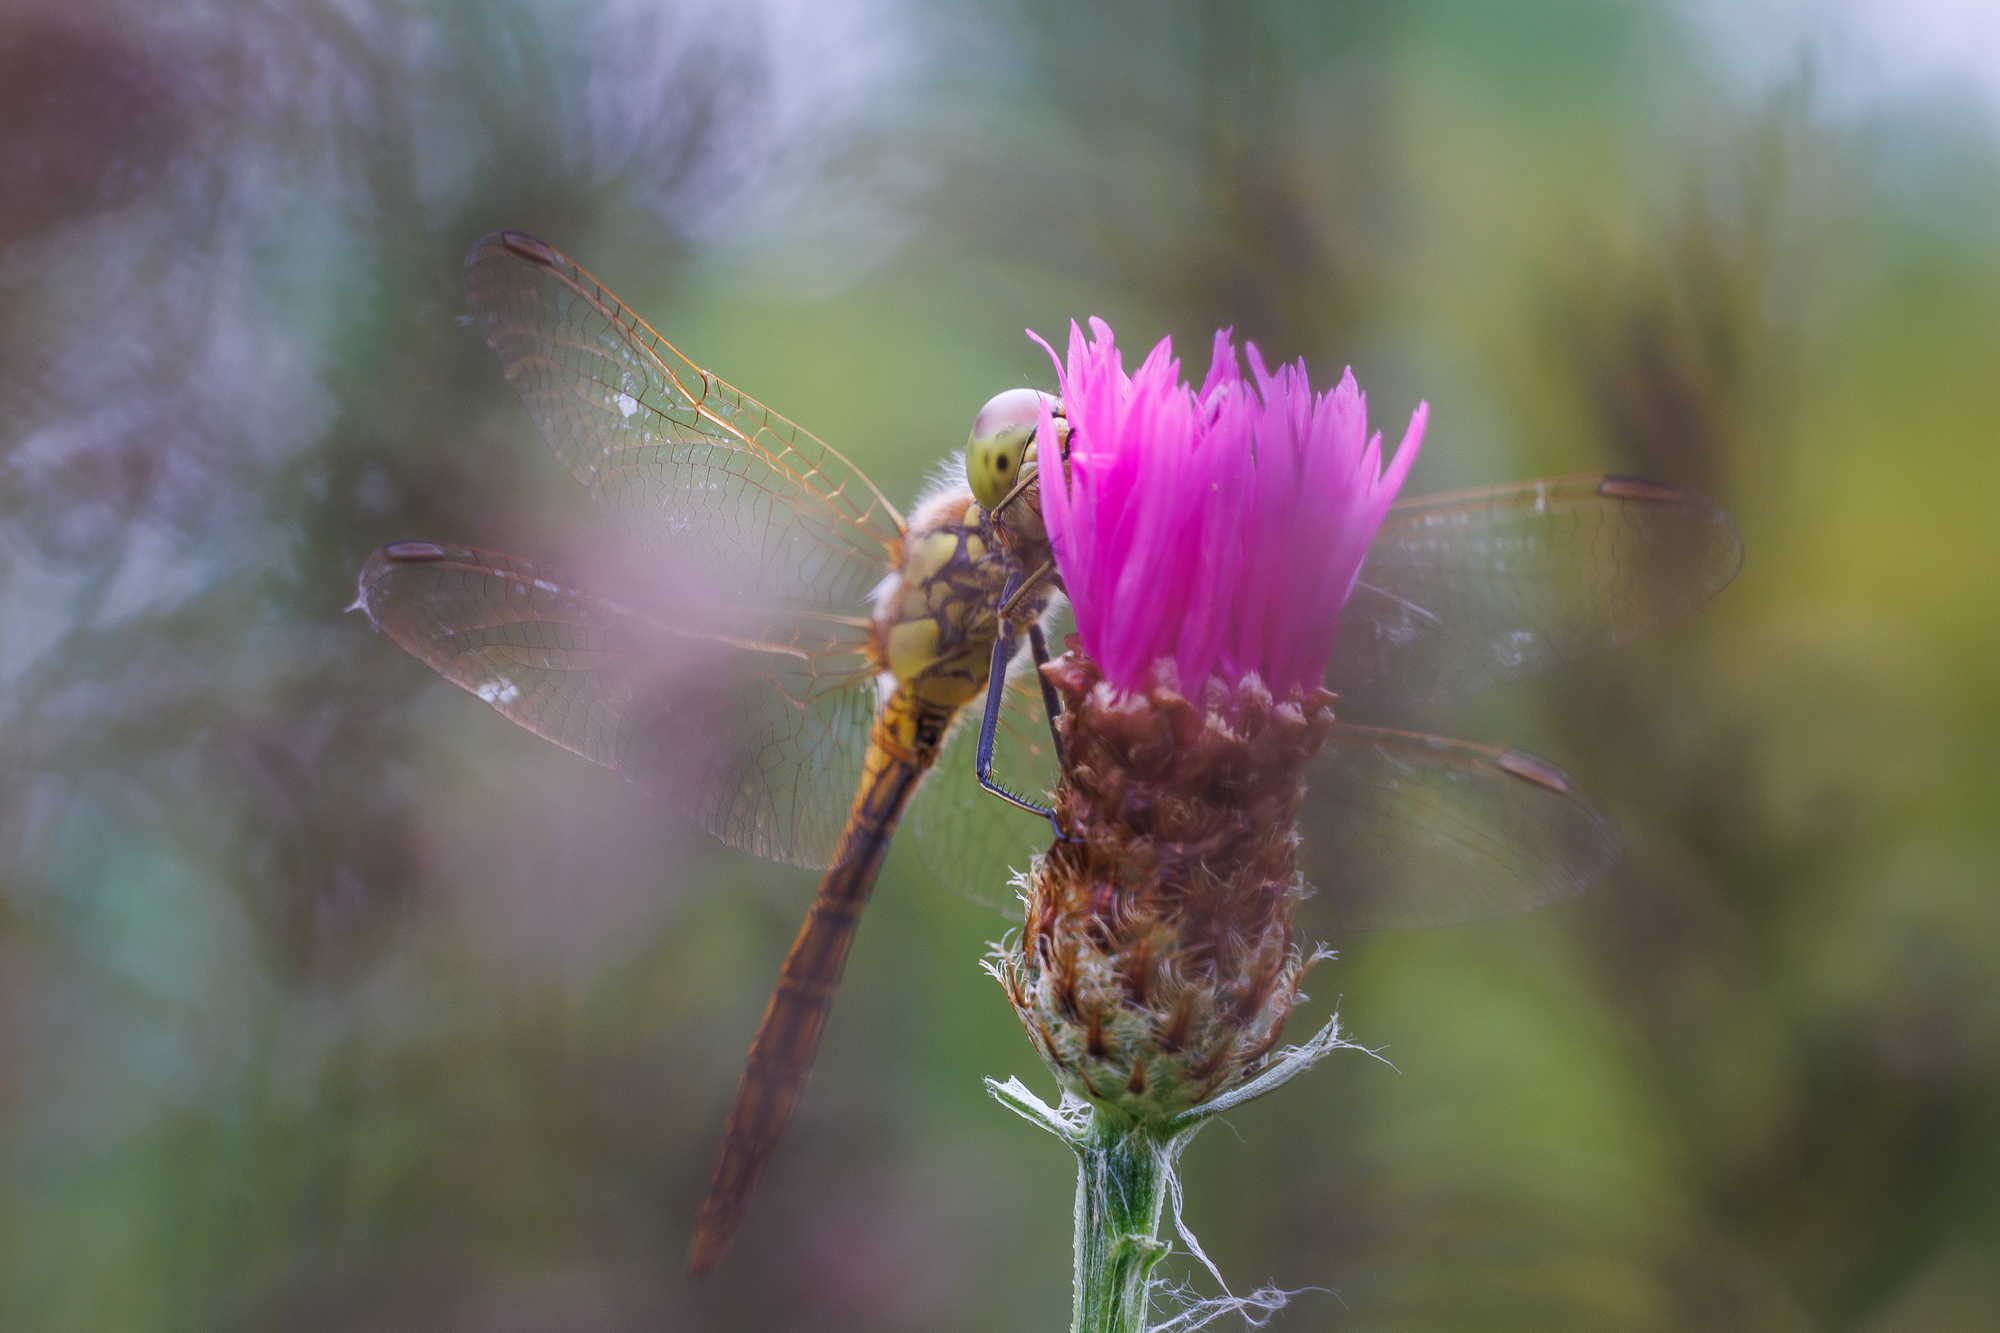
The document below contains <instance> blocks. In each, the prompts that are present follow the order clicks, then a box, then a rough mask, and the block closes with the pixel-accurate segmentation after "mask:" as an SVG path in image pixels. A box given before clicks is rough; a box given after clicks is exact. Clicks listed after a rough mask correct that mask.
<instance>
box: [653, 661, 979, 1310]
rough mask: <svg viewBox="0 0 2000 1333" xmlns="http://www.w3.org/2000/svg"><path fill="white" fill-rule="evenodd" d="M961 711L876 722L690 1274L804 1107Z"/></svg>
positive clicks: (701, 1267) (771, 1015) (758, 1044)
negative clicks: (923, 787)
mask: <svg viewBox="0 0 2000 1333" xmlns="http://www.w3.org/2000/svg"><path fill="white" fill-rule="evenodd" d="M957 711H958V710H957V709H956V708H946V707H940V706H938V705H935V704H929V703H926V702H924V701H923V700H922V699H920V698H919V697H917V695H916V694H915V693H914V692H913V691H911V690H909V689H907V688H899V689H898V690H897V691H896V692H895V693H894V694H893V695H891V696H890V698H889V701H888V703H887V704H885V705H884V706H883V708H882V711H881V712H880V713H879V714H878V715H877V716H876V719H875V725H874V728H873V729H872V731H871V732H870V735H869V741H868V757H867V761H866V767H865V769H864V772H863V777H862V781H861V786H860V789H859V790H858V791H856V792H855V795H854V805H853V807H852V809H851V810H850V811H849V813H848V817H847V828H846V830H845V831H844V832H843V833H842V834H841V838H840V847H839V850H838V851H837V852H836V853H835V855H834V860H833V864H832V866H831V867H830V868H829V869H828V870H827V872H826V878H825V879H823V880H821V881H820V886H819V893H818V894H817V896H815V897H814V899H813V905H812V910H811V911H809V912H808V913H806V920H805V924H804V925H803V926H802V927H801V928H800V930H799V937H798V939H797V940H796V941H794V942H793V944H792V951H791V952H790V953H789V954H787V955H786V957H785V964H784V966H783V967H782V968H781V969H780V970H779V973H778V984H777V985H776V987H774V988H773V989H772V991H771V999H770V1001H769V1002H768V1003H767V1004H766V1005H765V1007H764V1018H763V1021H762V1022H760V1023H759V1024H758V1025H757V1035H756V1037H755V1038H754V1039H753V1040H752V1041H751V1043H750V1057H749V1059H748V1061H747V1062H746V1063H745V1066H744V1070H743V1079H742V1082H740V1083H739V1084H737V1087H736V1100H735V1102H734V1103H733V1104H732V1105H731V1106H730V1108H729V1122H728V1127H727V1128H726V1129H725V1130H724V1131H723V1139H722V1151H721V1153H720V1155H719V1156H718V1157H717V1159H716V1163H715V1175H714V1177H713V1178H712V1179H711V1180H710V1182H709V1186H708V1197H707V1198H705V1199H704V1200H702V1205H701V1215H700V1218H699V1220H698V1221H697V1223H696V1229H695V1238H694V1246H693V1249H692V1251H691V1252H690V1254H689V1255H688V1271H689V1272H691V1273H693V1274H694V1275H695V1276H696V1277H703V1276H706V1275H707V1274H708V1273H709V1272H710V1271H711V1270H713V1269H714V1267H715V1265H716V1264H717V1263H718V1262H720V1261H721V1259H722V1255H723V1252H724V1251H725V1250H727V1249H728V1248H729V1242H730V1241H731V1240H732V1239H734V1238H735V1235H736V1231H737V1228H739V1227H741V1226H742V1225H743V1217H744V1214H745V1213H746V1212H748V1211H749V1207H750V1200H751V1198H752V1196H754V1195H755V1194H756V1192H757V1184H758V1182H759V1180H761V1179H762V1178H763V1175H764V1167H765V1166H766V1165H767V1164H768V1163H769V1162H770V1160H771V1154H772V1152H773V1151H774V1150H775V1149H776V1148H777V1146H778V1140H779V1139H780V1138H782V1137H783V1136H784V1132H785V1126H786V1125H787V1124H788V1123H789V1122H790V1120H791V1118H792V1112H793V1111H794V1110H795V1109H796V1108H797V1106H798V1101H799V1094H800V1093H801V1092H803V1091H804V1089H805V1084H806V1078H807V1076H808V1075H810V1074H811V1073H812V1066H813V1057H814V1056H815V1055H816V1054H817V1053H818V1051H819V1041H820V1035H821V1033H822V1032H823V1031H824V1030H825V1028H826V1016H827V1013H828V1012H829V1011H830V1010H831V1009H832V1008H833V993H834V991H835V990H836V989H837V988H838V987H839V985H840V974H841V971H842V969H844V968H845V967H846V965H847V950H848V947H849V946H850V945H852V944H853V942H854V931H855V927H856V926H857V925H859V924H860V919H861V909H862V908H863V907H865V906H866V905H867V903H868V897H869V894H870V893H872V892H873V891H874V888H875V879H876V876H878V875H879V874H880V873H881V871H882V858H883V856H884V855H885V854H887V852H888V849H889V840H890V838H891V837H893V836H894V835H895V832H896V825H897V823H898V821H900V820H901V819H902V817H903V811H904V810H905V809H906V808H907V807H908V806H909V803H910V797H911V796H912V795H913V794H914V793H915V791H916V789H917V782H918V780H919V779H921V778H922V777H923V775H924V772H925V770H927V769H928V768H930V766H931V765H932V763H934V762H935V761H936V759H937V754H938V750H939V748H940V747H941V746H942V744H943V742H944V733H945V730H946V728H948V727H949V726H950V725H951V720H952V717H953V715H954V714H955V713H956V712H957Z"/></svg>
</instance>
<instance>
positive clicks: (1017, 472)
mask: <svg viewBox="0 0 2000 1333" xmlns="http://www.w3.org/2000/svg"><path fill="white" fill-rule="evenodd" d="M1044 399H1047V400H1048V402H1049V405H1050V406H1051V407H1052V408H1054V409H1055V410H1056V411H1061V408H1060V406H1058V405H1057V403H1056V400H1055V399H1054V398H1052V397H1050V396H1049V395H1047V394H1044V393H1040V392H1038V391H1036V390H1034V389H1009V390H1007V392H1005V393H1002V394H998V395H996V396H995V397H994V398H993V400H992V401H991V402H989V403H987V404H986V406H984V407H982V408H980V409H979V415H978V416H976V417H974V418H973V420H972V438H971V439H969V440H967V441H966V444H965V480H966V481H967V483H968V484H970V485H971V487H972V495H973V498H974V499H976V500H978V501H979V503H980V505H981V506H983V507H984V508H987V509H991V508H993V507H994V506H995V505H997V504H999V503H1000V501H1001V500H1003V499H1005V498H1006V495H1007V492H1009V491H1011V490H1013V489H1014V487H1015V485H1016V484H1017V483H1019V481H1020V480H1021V469H1022V467H1023V466H1029V465H1032V464H1033V462H1034V447H1033V445H1032V444H1031V441H1032V440H1033V439H1034V434H1035V426H1036V424H1037V423H1038V422H1040V420H1041V416H1042V402H1043V400H1044Z"/></svg>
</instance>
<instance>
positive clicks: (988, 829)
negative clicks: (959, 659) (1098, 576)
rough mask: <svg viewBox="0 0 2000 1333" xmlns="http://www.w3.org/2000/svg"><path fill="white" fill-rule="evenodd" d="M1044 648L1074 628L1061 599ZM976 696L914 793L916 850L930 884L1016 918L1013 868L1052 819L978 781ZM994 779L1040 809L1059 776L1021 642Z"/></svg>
mask: <svg viewBox="0 0 2000 1333" xmlns="http://www.w3.org/2000/svg"><path fill="white" fill-rule="evenodd" d="M1044 622H1045V623H1044V630H1045V632H1046V633H1047V634H1048V636H1049V642H1050V650H1051V651H1052V652H1054V651H1060V649H1061V645H1062V636H1063V635H1064V634H1067V633H1069V632H1070V631H1071V630H1073V629H1075V627H1076V622H1075V620H1074V619H1073V618H1072V617H1071V615H1070V611H1069V605H1068V603H1067V602H1060V603H1059V604H1058V605H1057V606H1056V607H1055V608H1053V609H1052V610H1051V611H1050V613H1049V615H1048V616H1046V617H1045V618H1044ZM984 704H985V700H984V699H983V698H982V699H980V700H977V701H975V702H974V703H973V704H971V705H969V706H967V707H966V708H964V709H963V710H961V711H960V713H959V715H958V721H957V722H956V723H954V724H953V726H952V729H951V734H950V735H949V736H947V737H946V738H945V745H944V750H943V752H942V753H941V754H939V756H938V761H937V765H936V766H935V767H934V768H932V769H931V772H930V775H929V776H928V777H926V778H925V779H924V785H923V786H922V787H920V788H919V789H918V790H917V798H916V801H915V807H916V808H915V810H914V811H913V812H912V818H913V820H914V822H915V825H916V842H917V852H918V854H919V855H921V856H922V857H923V862H924V868H925V869H927V870H929V871H930V872H931V875H932V877H933V878H935V879H936V880H937V881H938V882H939V883H941V884H943V885H944V886H945V887H946V888H948V889H950V890H951V891H952V892H954V893H956V894H958V895H959V896H960V897H963V898H968V899H970V900H972V901H973V902H976V903H979V904H981V905H983V906H986V907H991V908H994V909H995V910H997V911H999V912H1002V913H1004V914H1005V915H1007V916H1009V917H1012V918H1016V919H1018V918H1019V917H1020V915H1021V903H1020V900H1019V898H1018V897H1017V896H1016V893H1015V889H1014V883H1013V879H1014V872H1015V871H1017V870H1026V869H1027V868H1028V863H1029V861H1030V860H1031V859H1032V858H1033V857H1034V856H1035V854H1036V853H1038V852H1044V851H1047V850H1048V846H1049V841H1050V839H1051V837H1052V836H1053V833H1052V831H1051V830H1050V828H1049V821H1048V820H1046V819H1043V818H1042V817H1041V816H1039V815H1031V814H1029V813H1028V812H1027V811H1025V810H1023V809H1021V808H1020V807H1019V806H1014V805H1009V804H1008V803H1007V802H1005V801H1003V800H1001V799H1000V798H999V797H997V796H994V795H993V794H992V793H990V792H988V791H986V790H985V789H983V788H982V787H980V785H979V774H978V770H977V768H976V767H975V765H974V762H973V761H974V760H975V759H976V758H977V752H978V749H979V723H980V717H981V713H982V710H983V707H984ZM993 772H994V777H995V778H996V779H997V780H998V781H999V782H1000V783H1001V785H1003V786H1005V787H1008V788H1009V789H1011V790H1013V791H1014V792H1016V793H1018V794H1020V795H1022V796H1025V797H1027V798H1028V799H1029V800H1031V801H1037V802H1039V803H1041V804H1043V805H1047V804H1048V803H1049V802H1050V799H1051V794H1052V793H1053V792H1054V791H1055V786H1056V779H1057V777H1058V776H1059V774H1058V770H1057V768H1056V753H1055V744H1054V742H1053V740H1052V739H1051V738H1050V735H1049V722H1048V714H1047V712H1046V711H1045V710H1044V709H1043V707H1042V693H1041V687H1040V685H1039V684H1038V683H1037V682H1036V680H1035V675H1034V658H1033V656H1032V654H1030V653H1029V652H1028V650H1027V647H1026V643H1025V640H1024V641H1023V646H1022V649H1021V651H1020V652H1018V653H1016V654H1015V655H1014V660H1013V661H1012V662H1011V663H1010V664H1009V665H1008V669H1007V692H1006V695H1005V696H1004V701H1003V703H1002V705H1001V709H1000V729H999V732H998V734H997V735H996V736H995V738H994V746H993Z"/></svg>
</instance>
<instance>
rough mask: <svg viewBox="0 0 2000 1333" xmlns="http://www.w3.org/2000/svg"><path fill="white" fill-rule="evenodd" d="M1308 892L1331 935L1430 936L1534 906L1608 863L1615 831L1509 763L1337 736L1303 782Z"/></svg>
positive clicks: (1562, 789) (1473, 748)
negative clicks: (1322, 907)
mask: <svg viewBox="0 0 2000 1333" xmlns="http://www.w3.org/2000/svg"><path fill="white" fill-rule="evenodd" d="M1299 831H1300V833H1301V834H1302V835H1303V838H1304V848H1303V857H1302V859H1303V861H1304V869H1305V871H1306V874H1307V877H1308V879H1310V880H1311V881H1312V882H1313V883H1315V884H1316V885H1318V887H1319V889H1320V890H1321V892H1322V893H1323V894H1324V895H1325V896H1326V897H1328V898H1330V899H1331V900H1332V903H1333V907H1334V910H1335V912H1336V913H1337V916H1338V923H1339V925H1340V927H1341V928H1343V929H1355V930H1387V929H1404V928H1408V927H1414V926H1441V925H1449V924H1451V923H1453V922H1457V921H1475V920H1479V919H1481V918H1483V917H1490V916H1498V915H1501V914H1503V913H1507V912H1515V911H1521V910H1524V909H1526V908H1531V907H1539V906H1541V905H1542V904H1544V903H1548V902H1551V901H1553V900H1555V899H1558V898H1564V897H1568V896H1569V895H1571V894H1574V893H1577V892H1579V891H1581V890H1582V889H1583V887H1584V886H1585V885H1586V884H1588V883H1590V882H1591V881H1592V880H1594V879H1596V878H1598V877H1599V876H1601V875H1603V874H1605V873H1606V872H1608V871H1609V870H1611V869H1612V867H1614V866H1615V865H1617V864H1618V859H1619V856H1620V852H1621V847H1620V842H1619V838H1618V829H1617V826H1616V825H1614V824H1613V823H1612V822H1611V820H1610V818H1609V817H1608V816H1607V815H1605V814H1604V813H1603V812H1602V811H1600V810H1598V809H1597V808H1596V807H1595V806H1594V805H1592V804H1591V803H1590V802H1589V801H1588V800H1586V799H1585V798H1584V797H1583V796H1582V795H1580V794H1579V793H1578V792H1577V791H1576V789H1575V788H1574V787H1573V786H1572V785H1571V783H1570V781H1569V779H1568V778H1567V777H1566V776H1565V775H1564V774H1563V773H1562V772H1561V770H1559V769H1557V768H1555V767H1554V766H1553V765H1551V764H1548V763H1546V762H1545V761H1543V760H1540V759H1537V758H1535V757H1534V756H1532V755H1528V754H1524V753H1523V752H1521V751H1519V750H1497V749H1492V748H1489V747H1487V746H1481V745H1470V744H1467V743H1465V742H1463V741H1452V740H1445V739H1443V738H1442V737H1438V736H1422V735H1417V734H1415V733H1413V732H1406V731H1390V730H1386V729H1384V728H1380V727H1358V726H1350V725H1347V724H1345V723H1342V724H1338V725H1336V726H1335V727H1334V729H1333V731H1332V732H1331V733H1330V734H1329V735H1328V736H1327V738H1326V743H1325V744H1324V745H1323V746H1321V748H1320V752H1319V753H1318V754H1317V755H1316V756H1314V758H1313V761H1312V763H1311V764H1310V765H1309V766H1308V767H1307V769H1306V797H1305V802H1304V804H1303V806H1302V807H1301V809H1300V811H1299Z"/></svg>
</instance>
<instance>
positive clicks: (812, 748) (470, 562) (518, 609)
mask: <svg viewBox="0 0 2000 1333" xmlns="http://www.w3.org/2000/svg"><path fill="white" fill-rule="evenodd" d="M360 605H361V607H362V608H363V609H364V610H366V611H367V613H368V615H369V618H370V619H371V620H373V621H374V622H375V625H376V627H377V628H378V629H381V630H383V631H384V632H386V633H387V634H388V635H389V636H390V637H391V638H393V639H395V640H396V642H397V643H398V644H400V645H401V646H402V647H403V648H404V649H405V650H406V651H408V652H409V653H410V654H411V655H412V656H414V657H416V658H418V659H420V660H422V661H423V662H425V663H426V664H428V665H429V666H430V667H431V668H432V669H433V670H435V671H436V672H437V673H438V674H439V675H441V676H443V677H444V678H445V679H446V680H449V681H451V682H452V683H453V684H454V685H457V686H459V687H460V688H462V689H465V690H468V691H470V692H471V693H473V694H475V695H477V696H479V698H481V699H483V700H484V701H485V702H487V703H488V704H491V705H492V706H493V707H494V708H495V709H496V710H497V711H499V712H500V713H502V714H503V715H505V716H506V717H508V718H509V719H511V720H512V721H514V722H517V723H519V724H520V725H521V726H523V727H526V728H527V729H528V730H530V731H532V732H534V733H535V734H536V735H538V736H542V737H544V738H546V739H548V740H552V741H554V742H555V743H556V744H558V745H561V746H563V747H564V748H565V749H569V750H573V751H575V752H576V753H577V754H580V755H582V756H583V757H584V758H586V759H589V760H591V761H592V762H594V763H598V764H602V765H603V766H605V767H606V768H614V769H617V770H618V771H619V772H620V773H622V774H624V775H625V776H626V777H627V778H628V779H629V780H631V781H632V782H633V783H634V784H635V785H637V786H639V787H641V788H643V789H645V790H647V791H650V792H653V793H655V794H657V795H660V796H662V797H665V798H667V799H668V800H669V801H671V802H672V803H673V804H674V805H676V806H677V807H679V808H680V809H681V810H682V811H684V812H685V813H686V815H687V816H688V817H689V818H692V819H693V820H695V821H696V822H698V823H700V824H701V825H702V826H703V827H705V828H706V829H707V830H708V831H709V832H711V833H713V834H714V835H715V836H716V837H718V838H720V839H722V840H723V841H724V842H727V843H729V844H730V845H731V846H734V847H739V848H742V849H743V850H744V851H747V852H752V853H754V854H756V855H759V856H763V857H768V858H770V859H772V860H776V861H784V862H789V863H791V864H794V865H804V866H815V867H819V866H824V865H825V864H826V863H827V861H828V860H829V859H830V858H831V856H832V854H833V850H834V848H835V846H836V845H837V842H838V839H839V836H840V831H841V828H842V826H843V825H844V823H845V821H846V816H847V806H848V801H849V798H850V797H851V796H852V794H853V792H854V789H855V786H856V784H857V783H858V782H859V781H860V777H861V766H862V755H863V752H864V751H865V749H866V746H867V738H868V727H869V723H870V721H871V719H872V717H873V712H874V698H875V691H874V683H873V679H872V676H871V675H870V673H869V670H868V667H867V664H866V658H865V656H864V654H863V653H862V650H861V649H862V645H861V643H859V642H857V641H856V639H855V633H856V632H855V631H853V630H852V629H851V628H850V627H848V626H847V624H846V623H845V622H842V621H838V620H835V619H832V618H827V619H826V620H825V621H824V622H823V623H822V622H821V621H816V620H814V619H813V618H811V617H799V618H797V619H795V620H794V621H793V622H792V623H791V624H790V625H789V626H787V627H785V628H786V630H787V633H786V635H785V636H784V637H783V638H782V639H780V638H779V636H777V635H775V634H773V635H769V636H766V637H765V638H762V639H753V638H747V637H744V636H743V635H741V634H740V633H737V634H732V635H730V636H726V637H725V636H704V635H701V634H696V633H690V632H686V631H684V630H680V629H676V628H674V627H672V626H669V625H667V624H665V623H662V622H661V621H659V620H656V619H653V618H651V617H649V616H647V615H645V614H643V613H641V612H639V611H636V610H634V609H632V608H630V607H627V606H624V605H621V604H619V603H617V602H613V601H610V600H608V599H605V598H601V597H597V596H594V595H593V594H591V593H589V592H586V591H583V590H581V589H579V588H576V587H574V586H571V585H569V584H568V583H566V582H565V581H564V580H563V579H561V578H560V577H557V576H554V575H552V574H551V573H549V572H547V571H545V570H542V569H540V568H538V567H537V566H535V565H533V564H531V563H530V562H528V561H525V560H520V559H517V558H515V557H513V556H506V555H497V554H493V553H490V552H485V551H475V550H471V549H469V548H466V547H459V546H448V545H444V544H441V543H436V542H396V543H393V544H391V545H389V546H385V547H383V548H382V549H381V550H379V551H377V552H375V553H374V554H373V555H371V556H370V557H369V558H368V562H367V564H366V565H364V566H363V567H362V571H361V597H360Z"/></svg>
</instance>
